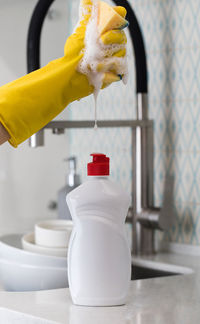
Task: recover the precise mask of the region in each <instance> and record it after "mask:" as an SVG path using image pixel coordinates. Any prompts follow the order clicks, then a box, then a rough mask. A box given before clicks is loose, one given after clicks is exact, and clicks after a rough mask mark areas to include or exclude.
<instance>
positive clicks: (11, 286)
mask: <svg viewBox="0 0 200 324" xmlns="http://www.w3.org/2000/svg"><path fill="white" fill-rule="evenodd" d="M0 281H1V284H2V286H3V288H4V289H5V290H7V291H35V290H47V289H58V288H66V287H68V278H67V271H66V269H65V268H56V267H40V266H31V265H24V264H19V263H16V262H12V261H8V260H5V259H0Z"/></svg>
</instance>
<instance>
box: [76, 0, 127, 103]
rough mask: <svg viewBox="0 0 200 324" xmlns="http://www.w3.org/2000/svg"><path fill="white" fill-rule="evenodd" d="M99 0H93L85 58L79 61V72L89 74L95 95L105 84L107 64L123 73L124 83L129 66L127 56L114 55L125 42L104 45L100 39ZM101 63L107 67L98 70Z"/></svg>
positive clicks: (119, 73)
mask: <svg viewBox="0 0 200 324" xmlns="http://www.w3.org/2000/svg"><path fill="white" fill-rule="evenodd" d="M98 3H99V1H98V0H93V5H92V12H91V17H90V19H89V22H88V24H87V27H86V33H85V48H84V50H83V54H84V55H83V58H82V60H81V61H80V63H79V67H78V70H79V72H81V73H83V74H85V75H87V77H88V80H89V82H90V84H91V85H93V86H94V95H95V98H97V95H98V93H99V91H100V89H101V87H102V85H103V78H104V73H105V72H108V71H106V66H109V64H113V65H114V66H115V70H116V73H117V74H118V75H123V81H124V83H126V82H127V77H128V68H127V57H126V56H125V57H114V56H112V55H113V54H114V53H116V52H118V51H119V50H120V49H123V48H124V44H122V45H120V44H111V45H104V44H103V42H102V41H101V39H100V34H99V31H98ZM84 10H85V9H84V8H80V12H81V13H82V15H83V14H84ZM99 63H103V64H104V66H105V69H103V70H102V71H101V72H99V71H98V69H97V68H98V65H99Z"/></svg>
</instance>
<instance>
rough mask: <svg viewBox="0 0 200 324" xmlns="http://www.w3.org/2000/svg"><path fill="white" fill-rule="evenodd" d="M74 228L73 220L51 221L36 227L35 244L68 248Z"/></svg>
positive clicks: (38, 224)
mask: <svg viewBox="0 0 200 324" xmlns="http://www.w3.org/2000/svg"><path fill="white" fill-rule="evenodd" d="M72 228H73V222H72V221H71V220H62V219H53V220H52V219H51V220H46V221H43V222H40V223H37V224H36V225H35V244H37V245H40V246H45V247H53V248H63V247H68V244H69V239H70V235H71V232H72Z"/></svg>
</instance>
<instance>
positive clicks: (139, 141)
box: [27, 0, 175, 255]
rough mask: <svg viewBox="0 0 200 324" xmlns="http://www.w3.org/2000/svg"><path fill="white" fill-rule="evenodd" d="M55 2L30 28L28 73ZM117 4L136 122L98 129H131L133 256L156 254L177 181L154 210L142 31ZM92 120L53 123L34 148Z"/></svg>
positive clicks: (122, 1)
mask: <svg viewBox="0 0 200 324" xmlns="http://www.w3.org/2000/svg"><path fill="white" fill-rule="evenodd" d="M53 2H54V0H45V1H44V0H39V1H38V3H37V5H36V7H35V9H34V12H33V15H32V18H31V22H30V25H29V31H28V40H27V65H28V72H32V71H34V70H36V69H38V68H40V36H41V30H42V25H43V22H44V19H45V17H46V14H47V12H48V10H49V8H50V6H51V4H52V3H53ZM114 3H115V4H116V5H120V6H124V7H125V8H126V10H127V20H128V21H129V32H130V36H131V39H132V44H133V48H134V55H135V70H136V99H137V118H136V120H104V121H99V122H98V127H99V128H101V127H103V128H107V127H110V128H112V127H129V128H130V129H131V147H132V152H131V154H132V188H131V189H132V207H131V208H130V209H129V213H128V216H127V222H130V223H131V224H132V254H133V255H137V254H142V255H147V254H153V253H155V237H154V236H155V230H156V229H159V230H167V229H169V228H170V227H171V226H172V225H173V222H174V220H175V217H174V210H173V187H174V179H173V177H172V176H167V177H166V179H165V185H164V194H163V205H162V208H158V207H154V201H153V197H154V190H153V189H154V184H153V174H154V168H153V157H154V147H153V121H152V120H149V118H148V80H147V61H146V52H145V46H144V41H143V36H142V32H141V29H140V26H139V23H138V21H137V18H136V16H135V13H134V11H133V9H132V7H131V6H130V4H129V3H128V1H126V0H114ZM92 127H94V124H93V122H92V121H52V122H50V123H49V124H47V125H46V126H45V127H44V128H43V129H42V130H40V131H39V132H38V133H36V134H34V135H33V136H32V137H31V138H30V140H29V144H30V146H31V147H38V146H43V145H44V130H45V129H52V131H53V133H54V134H63V133H64V130H65V129H72V128H92Z"/></svg>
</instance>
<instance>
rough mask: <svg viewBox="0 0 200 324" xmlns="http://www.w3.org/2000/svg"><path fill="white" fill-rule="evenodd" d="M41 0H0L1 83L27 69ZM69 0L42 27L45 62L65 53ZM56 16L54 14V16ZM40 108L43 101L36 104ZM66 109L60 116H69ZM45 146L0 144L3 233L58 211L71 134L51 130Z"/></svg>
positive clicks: (0, 229)
mask: <svg viewBox="0 0 200 324" xmlns="http://www.w3.org/2000/svg"><path fill="white" fill-rule="evenodd" d="M36 2H37V1H36V0H15V1H13V0H0V85H3V84H5V83H7V82H9V81H12V80H14V79H16V78H18V77H20V76H22V75H24V74H26V37H27V30H28V23H29V20H30V17H31V13H32V11H33V8H34V6H35V4H36ZM68 4H69V1H67V0H57V1H55V4H54V5H53V6H52V9H53V12H52V13H51V15H50V17H49V18H47V19H46V21H45V25H44V30H43V33H42V46H41V47H42V48H41V52H42V58H41V61H42V65H44V64H46V63H47V62H49V61H50V60H52V59H54V58H58V57H60V56H62V55H63V47H64V43H65V39H66V37H67V35H68V24H69V20H68V16H69V12H68ZM51 17H52V19H51ZM35 109H40V107H35ZM67 114H68V112H67V110H66V111H65V112H64V113H62V114H61V115H60V116H59V117H58V118H59V119H66V118H67ZM45 134H46V136H45V142H46V145H45V147H44V148H37V149H30V148H29V147H28V143H27V142H25V143H23V144H21V145H20V146H19V147H18V148H17V149H14V148H13V147H11V146H10V145H9V144H4V145H2V146H1V147H0V234H2V233H11V232H25V231H29V230H31V229H32V227H33V224H34V222H35V221H36V220H38V219H43V218H46V217H50V218H52V217H56V212H52V211H50V210H49V209H48V208H47V205H48V203H49V201H50V200H51V199H53V200H55V199H56V195H57V190H58V189H59V188H60V187H61V186H63V185H64V182H65V175H66V165H65V164H66V163H64V162H63V159H64V158H65V157H66V156H68V154H69V151H68V136H67V134H65V135H60V136H55V135H52V134H51V133H50V131H46V133H45Z"/></svg>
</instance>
